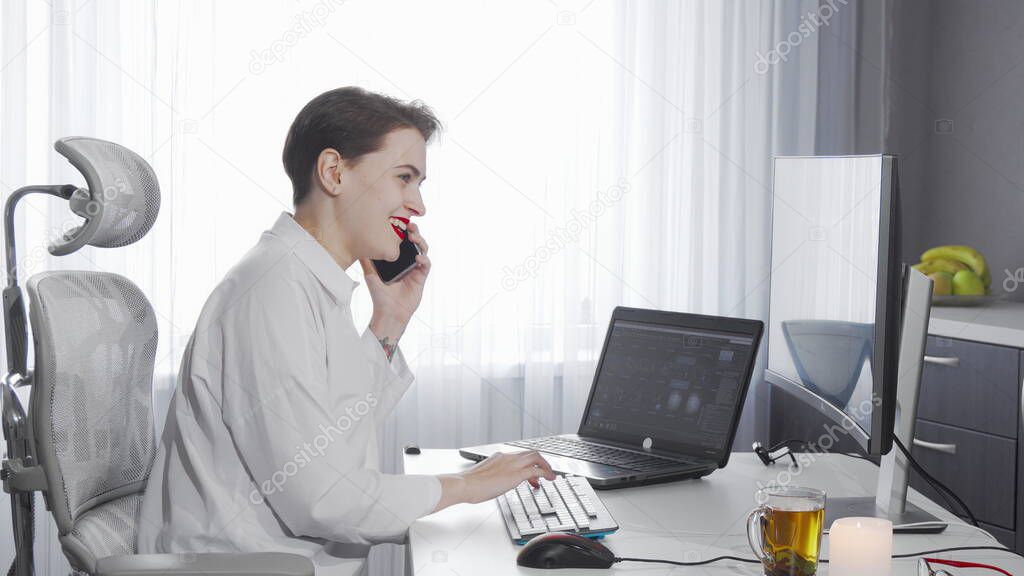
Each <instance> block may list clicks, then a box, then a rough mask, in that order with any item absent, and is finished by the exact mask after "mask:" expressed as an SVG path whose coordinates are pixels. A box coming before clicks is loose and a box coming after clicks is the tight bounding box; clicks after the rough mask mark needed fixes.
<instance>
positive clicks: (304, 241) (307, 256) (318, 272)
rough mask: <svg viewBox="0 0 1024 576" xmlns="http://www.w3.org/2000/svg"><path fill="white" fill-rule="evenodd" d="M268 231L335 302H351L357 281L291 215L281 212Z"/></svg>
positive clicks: (357, 284)
mask: <svg viewBox="0 0 1024 576" xmlns="http://www.w3.org/2000/svg"><path fill="white" fill-rule="evenodd" d="M269 232H270V233H271V234H273V235H274V236H277V237H278V238H280V239H281V240H283V241H284V242H285V244H287V245H288V246H289V247H290V248H291V250H292V252H294V253H295V255H296V256H298V257H299V259H300V260H302V262H303V263H304V264H305V265H306V267H307V268H309V271H310V272H312V273H313V275H314V276H316V278H317V280H319V281H320V283H321V284H323V286H324V288H326V289H327V291H328V292H330V293H331V296H333V297H334V299H335V300H336V301H338V302H351V301H352V292H353V291H354V290H355V289H356V288H357V287H358V286H359V282H356V281H355V280H353V279H352V278H350V277H349V275H348V274H347V273H346V272H345V270H344V269H343V268H342V267H341V266H339V265H338V263H337V262H336V261H335V260H334V258H333V257H332V256H331V254H330V252H328V251H327V249H326V248H324V247H323V245H322V244H320V243H319V242H317V240H316V238H313V236H311V235H310V234H309V232H307V231H306V229H305V228H303V227H302V226H300V225H299V223H298V222H296V221H295V219H294V218H293V217H292V215H291V214H289V213H287V212H282V213H281V215H280V216H278V218H277V222H275V223H274V227H273V228H271V229H270V231H269Z"/></svg>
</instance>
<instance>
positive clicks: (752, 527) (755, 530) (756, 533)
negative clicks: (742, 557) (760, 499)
mask: <svg viewBox="0 0 1024 576" xmlns="http://www.w3.org/2000/svg"><path fill="white" fill-rule="evenodd" d="M767 512H768V509H767V507H765V506H758V507H757V508H754V509H753V510H752V511H751V512H750V515H749V516H747V543H749V544H750V549H751V550H753V551H754V556H757V559H758V560H760V561H761V562H762V563H764V562H766V561H767V560H768V559H769V558H768V554H766V553H765V551H764V541H763V540H762V536H761V519H762V518H764V516H765V514H766V513H767Z"/></svg>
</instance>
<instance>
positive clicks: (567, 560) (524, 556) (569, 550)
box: [516, 532, 615, 569]
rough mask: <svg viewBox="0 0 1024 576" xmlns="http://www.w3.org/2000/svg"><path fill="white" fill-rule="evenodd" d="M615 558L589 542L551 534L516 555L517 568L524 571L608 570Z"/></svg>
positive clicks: (602, 545) (603, 548)
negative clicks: (524, 568) (522, 567)
mask: <svg viewBox="0 0 1024 576" xmlns="http://www.w3.org/2000/svg"><path fill="white" fill-rule="evenodd" d="M614 563H615V555H614V554H612V551H611V550H609V549H608V548H606V547H605V546H604V544H601V543H600V542H598V541H596V540H593V539H591V538H584V537H583V536H577V535H575V534H563V533H559V532H551V533H548V534H542V535H540V536H537V537H536V538H534V539H533V540H530V541H529V542H527V543H526V546H523V549H522V550H520V551H519V556H518V557H517V558H516V564H519V565H520V566H525V567H527V568H546V569H547V568H611V566H612V564H614Z"/></svg>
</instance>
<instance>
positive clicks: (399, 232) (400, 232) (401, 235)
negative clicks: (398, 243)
mask: <svg viewBox="0 0 1024 576" xmlns="http://www.w3.org/2000/svg"><path fill="white" fill-rule="evenodd" d="M392 218H394V219H395V220H401V221H402V222H403V223H404V224H405V227H406V229H408V228H409V219H408V218H402V217H401V216H392ZM391 229H392V230H394V231H395V234H397V235H398V237H399V238H401V239H402V240H405V230H402V229H401V228H399V227H398V226H395V225H394V224H392V225H391Z"/></svg>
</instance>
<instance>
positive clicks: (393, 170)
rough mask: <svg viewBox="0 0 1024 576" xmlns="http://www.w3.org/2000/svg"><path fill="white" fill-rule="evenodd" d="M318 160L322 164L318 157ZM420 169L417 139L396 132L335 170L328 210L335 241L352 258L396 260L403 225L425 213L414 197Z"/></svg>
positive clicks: (422, 174)
mask: <svg viewBox="0 0 1024 576" xmlns="http://www.w3.org/2000/svg"><path fill="white" fill-rule="evenodd" d="M326 152H327V151H325V153H326ZM320 160H321V163H323V162H324V160H325V159H324V156H323V154H322V155H321V158H320ZM321 167H323V164H321ZM426 167H427V145H426V141H424V139H423V136H422V135H421V134H420V133H419V131H418V130H416V129H414V128H399V129H396V130H393V131H391V132H389V133H388V134H387V136H385V137H384V140H383V144H382V146H381V147H380V149H379V150H377V151H376V152H371V153H369V154H365V155H363V156H360V157H359V159H358V161H357V162H356V163H355V165H354V166H349V165H347V164H345V163H342V164H341V165H340V166H338V167H337V168H336V169H337V173H336V175H335V177H336V179H334V178H332V180H333V183H334V184H335V185H336V187H335V188H334V192H336V193H337V196H336V201H335V202H332V203H331V206H332V210H333V211H334V217H335V220H336V222H337V223H338V224H339V229H340V232H341V240H342V242H343V243H344V244H345V247H346V248H347V251H348V253H349V254H350V255H351V256H352V257H353V258H355V259H359V258H370V259H377V260H388V261H393V260H396V259H397V258H398V255H399V245H400V244H401V242H402V237H403V236H404V234H405V232H404V230H405V227H406V224H407V223H408V222H409V219H410V218H412V217H414V216H423V215H424V214H426V211H427V209H426V206H424V204H423V198H422V197H421V196H420V184H422V182H423V180H425V179H426ZM321 174H323V171H321ZM396 228H397V229H396Z"/></svg>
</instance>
